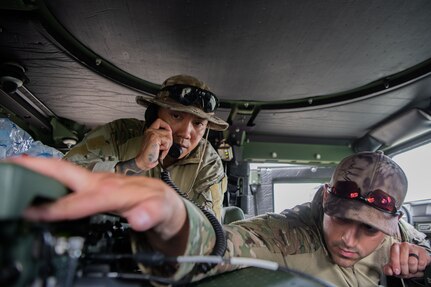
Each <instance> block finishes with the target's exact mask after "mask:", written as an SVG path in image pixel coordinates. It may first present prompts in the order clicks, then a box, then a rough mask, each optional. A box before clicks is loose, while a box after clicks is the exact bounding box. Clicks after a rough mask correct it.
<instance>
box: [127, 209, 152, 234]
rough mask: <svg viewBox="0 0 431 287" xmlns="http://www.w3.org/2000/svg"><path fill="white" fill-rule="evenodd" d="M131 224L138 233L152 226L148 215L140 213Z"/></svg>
mask: <svg viewBox="0 0 431 287" xmlns="http://www.w3.org/2000/svg"><path fill="white" fill-rule="evenodd" d="M131 221H132V222H130V223H131V224H132V226H133V227H134V229H136V230H137V231H144V230H146V229H148V226H149V224H150V217H149V216H148V213H146V212H142V211H141V212H139V213H138V214H136V216H134V217H133V219H132V220H131Z"/></svg>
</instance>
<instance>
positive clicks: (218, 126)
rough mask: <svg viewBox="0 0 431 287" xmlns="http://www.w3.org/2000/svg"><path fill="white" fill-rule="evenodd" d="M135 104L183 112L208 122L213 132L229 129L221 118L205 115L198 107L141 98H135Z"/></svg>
mask: <svg viewBox="0 0 431 287" xmlns="http://www.w3.org/2000/svg"><path fill="white" fill-rule="evenodd" d="M136 102H137V103H138V104H139V105H141V106H144V107H148V105H150V104H156V105H158V106H160V107H163V108H167V109H170V110H173V111H178V112H185V113H190V114H193V115H195V116H197V117H200V118H203V119H206V120H208V128H209V129H211V130H215V131H224V130H226V129H227V128H228V127H229V124H228V123H227V122H225V121H224V120H222V119H221V118H219V117H217V116H215V115H214V114H213V113H205V112H204V111H203V110H201V109H200V108H198V107H195V106H185V105H182V104H180V103H178V102H176V101H174V100H170V99H164V100H160V99H158V98H145V97H143V96H137V97H136Z"/></svg>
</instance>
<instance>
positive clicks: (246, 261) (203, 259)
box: [177, 256, 279, 271]
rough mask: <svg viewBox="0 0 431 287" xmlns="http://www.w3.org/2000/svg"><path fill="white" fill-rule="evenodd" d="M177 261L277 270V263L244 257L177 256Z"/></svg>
mask: <svg viewBox="0 0 431 287" xmlns="http://www.w3.org/2000/svg"><path fill="white" fill-rule="evenodd" d="M177 262H178V263H214V264H232V265H247V266H250V267H258V268H263V269H268V270H273V271H276V270H278V267H279V265H278V263H275V262H272V261H268V260H262V259H255V258H246V257H232V258H223V257H221V256H179V257H177Z"/></svg>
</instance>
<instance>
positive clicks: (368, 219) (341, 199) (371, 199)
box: [323, 152, 407, 235]
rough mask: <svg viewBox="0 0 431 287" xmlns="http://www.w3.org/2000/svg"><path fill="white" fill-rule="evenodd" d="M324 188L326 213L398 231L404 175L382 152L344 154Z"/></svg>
mask: <svg viewBox="0 0 431 287" xmlns="http://www.w3.org/2000/svg"><path fill="white" fill-rule="evenodd" d="M338 186H339V187H340V188H339V190H337V187H338ZM354 187H356V190H355V189H354ZM332 189H333V190H332ZM343 189H344V190H343ZM328 190H329V191H330V192H329V194H328V197H327V199H326V201H324V202H323V209H324V212H325V213H326V214H328V215H330V216H337V217H341V218H346V219H351V220H355V221H359V222H363V223H365V224H368V225H371V226H373V227H375V228H377V229H379V230H381V231H383V232H384V233H386V234H388V235H395V234H397V233H398V218H399V212H398V211H399V208H400V207H401V205H402V204H403V202H404V198H405V196H406V193H407V178H406V175H405V174H404V172H403V170H402V169H401V167H400V166H399V165H397V164H396V163H395V162H394V161H393V160H392V159H390V158H389V157H388V156H385V155H384V154H383V153H382V152H361V153H357V154H354V155H350V156H348V157H346V158H344V159H343V160H342V161H341V162H340V163H339V164H338V166H337V168H336V169H335V171H334V173H333V175H332V178H331V181H330V183H329V187H328ZM340 194H344V196H340ZM346 194H347V195H348V196H346ZM358 199H359V200H358ZM391 208H392V209H393V210H391Z"/></svg>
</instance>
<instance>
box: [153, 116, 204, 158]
mask: <svg viewBox="0 0 431 287" xmlns="http://www.w3.org/2000/svg"><path fill="white" fill-rule="evenodd" d="M158 116H159V118H160V119H162V120H164V121H165V122H167V123H168V124H169V126H170V127H171V129H172V136H173V140H174V142H175V143H177V144H178V145H180V147H181V148H182V154H181V156H180V158H183V157H185V156H186V155H188V154H189V153H190V152H191V151H192V150H193V149H194V148H195V147H196V146H197V145H198V144H199V141H200V140H201V139H202V137H203V136H204V134H205V129H206V127H207V125H208V121H207V120H205V119H202V118H199V117H197V116H195V115H192V114H189V113H185V112H177V111H172V110H170V109H167V108H160V109H159V113H158Z"/></svg>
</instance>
